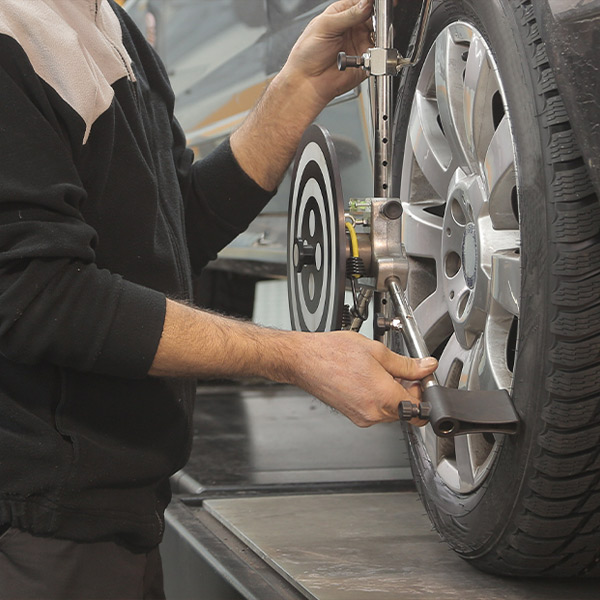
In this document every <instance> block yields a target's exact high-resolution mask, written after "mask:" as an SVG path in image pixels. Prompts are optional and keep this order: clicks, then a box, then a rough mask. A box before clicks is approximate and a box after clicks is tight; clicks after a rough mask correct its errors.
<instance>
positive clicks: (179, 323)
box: [150, 300, 291, 382]
mask: <svg viewBox="0 0 600 600" xmlns="http://www.w3.org/2000/svg"><path fill="white" fill-rule="evenodd" d="M288 337H289V335H286V334H285V333H284V332H281V331H277V330H272V329H267V328H263V327H259V326H257V325H254V324H253V323H248V322H244V321H238V320H235V319H231V318H227V317H223V316H221V315H218V314H215V313H211V312H207V311H203V310H199V309H197V308H193V307H191V306H187V305H185V304H180V303H178V302H174V301H172V300H167V311H166V316H165V324H164V327H163V334H162V337H161V340H160V344H159V347H158V350H157V352H156V356H155V358H154V362H153V364H152V368H151V370H150V375H154V376H166V377H200V378H214V377H230V378H239V377H248V376H262V377H268V378H269V379H273V380H275V381H280V382H286V381H289V380H290V377H289V372H288V369H287V363H286V358H285V357H288V356H289V355H290V354H291V346H290V342H291V340H288Z"/></svg>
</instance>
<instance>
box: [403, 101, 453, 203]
mask: <svg viewBox="0 0 600 600" xmlns="http://www.w3.org/2000/svg"><path fill="white" fill-rule="evenodd" d="M437 118H438V110H437V102H436V101H435V100H432V99H430V98H427V97H425V96H424V95H422V94H420V93H418V92H417V94H416V95H415V100H414V105H413V111H412V114H411V119H410V140H411V144H412V150H413V154H414V157H415V160H416V161H417V164H418V165H419V167H420V169H421V171H422V173H423V175H424V176H425V179H427V181H428V183H429V185H430V186H431V187H432V188H433V189H434V190H435V193H436V194H437V195H438V197H439V198H442V199H446V193H447V191H448V186H449V185H450V181H451V179H452V174H453V172H454V171H453V169H452V165H451V163H452V153H451V151H450V147H449V146H448V142H447V141H446V138H445V137H444V134H443V132H442V130H441V129H440V126H439V124H438V120H437Z"/></svg>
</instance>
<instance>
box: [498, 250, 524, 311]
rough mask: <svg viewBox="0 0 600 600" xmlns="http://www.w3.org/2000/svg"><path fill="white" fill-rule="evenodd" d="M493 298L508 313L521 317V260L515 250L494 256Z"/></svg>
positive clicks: (501, 252)
mask: <svg viewBox="0 0 600 600" xmlns="http://www.w3.org/2000/svg"><path fill="white" fill-rule="evenodd" d="M491 294H492V298H494V300H495V301H496V302H497V303H498V304H499V305H500V306H501V307H502V308H503V309H504V310H505V311H507V312H508V313H510V314H511V315H514V316H516V317H518V316H519V306H520V300H521V259H520V256H519V255H518V254H517V253H516V252H515V251H514V250H506V251H500V252H496V253H495V254H493V255H492V277H491Z"/></svg>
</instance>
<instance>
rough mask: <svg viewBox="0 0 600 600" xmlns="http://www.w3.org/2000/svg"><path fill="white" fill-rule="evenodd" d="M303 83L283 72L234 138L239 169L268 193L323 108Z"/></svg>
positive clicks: (232, 143) (234, 151) (232, 141)
mask: <svg viewBox="0 0 600 600" xmlns="http://www.w3.org/2000/svg"><path fill="white" fill-rule="evenodd" d="M302 84H303V82H302V81H300V80H299V78H296V77H294V75H293V74H291V73H288V72H287V71H286V70H285V69H284V70H282V71H281V72H280V73H279V74H278V75H277V77H275V79H274V80H273V81H272V82H271V84H270V85H269V87H268V88H267V90H266V92H265V94H264V95H263V97H262V98H261V99H260V101H259V103H258V104H257V106H256V107H255V108H254V110H253V111H252V112H251V113H250V114H249V115H248V117H247V119H246V120H245V121H244V123H243V124H242V125H241V126H240V128H239V129H238V130H237V131H236V132H235V133H234V134H233V135H232V136H231V149H232V151H233V153H234V155H235V157H236V159H237V161H238V162H239V164H240V166H241V167H242V169H244V171H246V173H247V174H248V175H249V176H250V177H252V179H254V181H256V183H258V184H259V185H260V186H261V187H263V188H264V189H265V190H268V191H271V190H274V189H275V188H276V187H277V186H278V185H279V183H280V182H281V180H282V178H283V175H284V174H285V171H286V169H287V168H288V166H289V164H290V162H291V160H292V158H293V157H294V153H295V152H296V148H297V147H298V144H299V143H300V139H301V137H302V134H303V133H304V130H305V129H306V128H307V127H308V126H309V125H310V124H311V123H312V122H313V121H314V119H315V118H316V117H317V115H318V114H319V113H320V112H321V110H322V109H323V108H324V106H323V105H322V104H320V103H318V102H315V101H312V102H311V101H309V99H308V97H307V94H304V93H303V91H302V87H303V85H302ZM303 98H304V99H303Z"/></svg>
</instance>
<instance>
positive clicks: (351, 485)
mask: <svg viewBox="0 0 600 600" xmlns="http://www.w3.org/2000/svg"><path fill="white" fill-rule="evenodd" d="M194 431H195V435H194V443H193V450H192V457H191V459H190V461H189V463H188V465H187V466H186V467H185V469H184V471H182V472H180V473H179V474H178V475H177V476H176V477H175V478H174V481H173V487H174V492H175V497H174V499H173V502H172V503H171V506H170V507H169V509H168V511H167V528H166V531H165V539H164V542H163V545H162V547H161V552H162V555H163V561H164V568H165V587H166V591H167V598H169V600H195V599H198V600H243V599H246V600H302V599H310V600H405V599H406V600H418V599H425V598H432V599H433V598H435V599H436V600H445V599H449V600H451V599H460V600H474V599H476V600H484V599H485V600H542V599H544V600H564V599H567V598H568V599H569V600H587V599H594V600H597V599H598V598H600V591H599V590H600V587H599V585H598V582H597V580H569V581H557V580H539V579H538V580H523V579H509V578H499V577H494V576H490V575H486V574H483V573H480V572H478V571H476V570H475V569H474V568H472V567H471V566H470V565H469V564H467V563H466V562H464V561H462V560H461V559H460V558H459V557H458V556H457V555H455V554H454V553H453V552H452V551H451V550H450V549H449V548H448V546H447V545H446V544H444V543H443V542H441V541H440V538H439V536H438V535H437V534H436V533H435V532H433V531H432V529H431V525H430V522H429V520H428V519H427V517H426V516H425V514H424V509H423V507H422V505H421V504H420V502H419V500H418V498H417V495H416V493H415V491H414V484H413V482H412V480H411V479H410V470H409V468H408V461H407V456H406V452H405V445H404V440H403V439H402V430H401V429H400V427H399V426H398V425H397V424H389V425H384V426H377V427H374V428H370V429H366V430H363V429H359V428H357V427H355V426H353V425H352V424H351V423H350V422H349V421H347V420H346V419H344V418H343V417H341V416H340V415H338V414H335V413H333V412H332V411H331V410H330V409H329V408H327V407H325V406H323V405H322V404H320V403H318V402H317V401H315V400H314V399H312V398H310V397H309V396H307V395H306V394H304V393H302V392H300V391H298V390H297V389H295V388H290V387H286V386H264V385H263V386H261V385H257V386H248V385H246V386H244V387H240V386H231V385H220V386H203V387H201V388H199V392H198V402H197V406H196V411H195V413H194Z"/></svg>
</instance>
